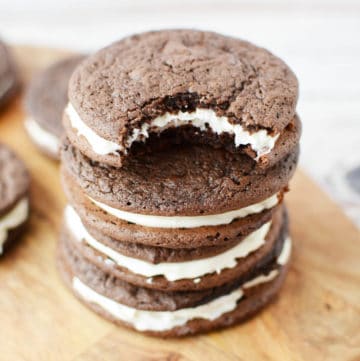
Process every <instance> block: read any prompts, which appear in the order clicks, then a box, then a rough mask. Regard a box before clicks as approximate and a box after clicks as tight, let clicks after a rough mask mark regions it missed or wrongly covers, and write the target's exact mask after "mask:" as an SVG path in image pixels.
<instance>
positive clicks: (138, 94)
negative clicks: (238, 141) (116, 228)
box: [69, 30, 298, 164]
mask: <svg viewBox="0 0 360 361" xmlns="http://www.w3.org/2000/svg"><path fill="white" fill-rule="evenodd" d="M297 96H298V83H297V79H296V77H295V75H294V74H293V73H292V71H291V70H290V69H289V68H288V67H287V65H286V64H285V63H284V62H283V61H281V60H280V59H279V58H277V57H275V56H274V55H272V54H271V53H270V52H268V51H267V50H265V49H263V48H259V47H256V46H254V45H252V44H250V43H248V42H246V41H242V40H239V39H235V38H231V37H227V36H223V35H220V34H217V33H212V32H203V31H196V30H165V31H154V32H148V33H143V34H138V35H134V36H130V37H128V38H125V39H123V40H120V41H118V42H116V43H114V44H112V45H110V46H109V47H107V48H105V49H103V50H100V51H99V52H98V53H96V54H95V55H93V56H91V57H89V58H88V59H87V60H86V61H85V62H84V63H83V64H82V65H81V66H80V67H79V68H78V69H77V70H76V71H75V73H74V74H73V76H72V78H71V81H70V86H69V98H70V102H71V104H72V106H73V108H74V109H75V111H76V113H77V114H78V116H79V118H80V119H81V121H82V122H84V123H85V125H86V126H88V127H90V129H91V130H92V131H94V132H95V133H96V134H97V135H98V136H100V137H103V138H104V139H106V140H108V141H111V142H113V143H115V144H118V145H119V146H120V148H119V149H118V150H116V151H118V152H120V153H122V154H123V153H124V154H125V153H126V152H127V151H128V150H129V149H130V147H131V139H132V140H144V137H146V136H145V135H144V134H146V132H147V131H148V130H144V128H142V126H143V125H144V124H145V125H146V124H149V123H150V122H151V121H152V120H153V119H155V118H157V117H159V116H162V115H164V114H166V113H170V114H174V113H178V112H193V111H195V110H197V109H210V110H211V111H213V112H214V113H211V114H210V115H209V114H207V115H209V116H212V115H216V116H218V117H226V119H227V120H226V122H227V121H228V122H229V126H230V125H241V126H242V127H243V128H244V129H246V130H247V131H249V132H254V131H257V130H261V129H262V130H266V131H267V132H269V134H274V133H277V134H279V133H281V132H282V131H283V130H284V128H285V127H286V126H287V125H288V124H289V122H290V121H291V120H292V119H293V118H294V115H295V106H296V102H297ZM150 131H151V129H150V130H149V132H150ZM83 134H84V133H83ZM141 134H142V135H141ZM139 135H141V136H140V138H139ZM231 141H232V142H233V141H234V140H233V139H231ZM244 144H246V143H244ZM120 158H121V157H120ZM104 160H105V161H107V160H108V159H107V158H106V157H104ZM119 164H121V159H120V160H119Z"/></svg>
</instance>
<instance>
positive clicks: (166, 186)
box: [62, 144, 298, 248]
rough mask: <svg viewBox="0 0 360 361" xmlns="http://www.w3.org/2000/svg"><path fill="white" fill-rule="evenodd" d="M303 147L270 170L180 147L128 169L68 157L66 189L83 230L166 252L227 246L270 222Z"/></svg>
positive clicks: (67, 150)
mask: <svg viewBox="0 0 360 361" xmlns="http://www.w3.org/2000/svg"><path fill="white" fill-rule="evenodd" d="M297 158H298V148H295V149H294V150H293V152H292V153H290V154H289V155H287V156H286V157H285V158H284V159H283V160H281V162H279V163H278V164H276V165H275V166H273V167H272V168H269V169H267V170H264V169H262V168H261V167H259V166H258V165H257V163H256V162H255V161H253V160H251V159H250V158H249V157H247V156H245V155H241V154H237V155H231V154H230V153H228V152H226V151H224V150H222V149H217V150H214V149H210V148H207V147H204V146H201V147H198V146H187V147H185V146H178V147H172V148H171V149H169V150H168V151H167V152H157V153H152V154H151V155H149V154H146V155H143V156H141V157H139V158H134V157H133V158H131V159H130V158H129V159H128V160H127V161H126V163H127V164H126V165H124V166H123V167H122V168H120V169H118V168H112V167H110V166H104V165H102V164H98V163H96V162H93V161H91V160H89V159H88V158H87V157H86V156H84V155H82V154H81V153H80V152H79V151H78V150H77V149H76V148H75V147H73V146H71V145H69V144H65V146H64V148H63V151H62V160H63V163H62V175H63V177H62V178H63V185H64V189H65V192H66V194H67V197H68V198H69V201H70V203H71V204H72V206H73V207H74V208H75V209H76V211H77V212H78V213H79V215H80V216H81V218H82V220H83V222H84V224H85V225H86V226H88V227H92V228H94V229H96V230H98V231H100V232H101V233H103V234H105V235H107V236H109V237H112V238H114V239H116V240H119V241H122V242H136V243H142V244H146V245H152V246H161V247H168V248H194V247H200V246H201V247H204V246H214V245H224V243H229V242H231V241H232V240H234V239H235V238H237V239H239V238H241V237H242V236H245V235H247V234H248V233H250V232H252V231H253V230H255V229H256V228H258V227H260V226H261V225H262V224H264V223H265V222H267V221H269V220H270V218H271V214H272V212H273V210H274V208H275V207H276V206H277V205H278V204H280V203H281V200H282V195H283V192H284V190H286V187H287V184H288V181H289V179H290V178H291V176H292V174H293V172H294V170H295V166H296V163H297Z"/></svg>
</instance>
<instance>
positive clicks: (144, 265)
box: [65, 206, 271, 281]
mask: <svg viewBox="0 0 360 361" xmlns="http://www.w3.org/2000/svg"><path fill="white" fill-rule="evenodd" d="M65 221H66V225H67V227H68V229H69V230H70V231H71V232H72V234H73V235H74V236H75V237H76V239H77V240H78V241H82V240H84V241H85V242H86V243H87V244H88V245H90V246H91V247H92V248H94V249H96V250H97V251H99V252H101V253H102V254H104V255H105V256H107V257H108V258H110V259H111V260H113V261H114V262H115V263H116V264H118V265H119V266H121V267H125V268H126V269H128V270H129V271H131V272H133V273H136V274H138V275H141V276H144V277H155V276H159V275H161V276H164V277H165V278H166V279H167V280H168V281H177V280H181V279H196V278H197V277H203V276H205V275H207V274H211V273H214V272H217V273H221V271H222V270H224V269H227V268H233V267H235V266H236V265H237V263H238V259H239V258H244V257H246V256H248V255H249V254H250V253H252V252H254V251H256V250H257V249H259V248H260V247H261V246H262V245H264V244H265V237H266V235H267V233H268V231H269V229H270V226H271V222H268V223H265V224H264V225H263V226H261V227H260V228H259V229H257V230H256V231H254V232H252V233H251V234H249V235H248V236H247V237H245V238H244V239H243V240H242V241H241V242H240V243H239V244H237V245H236V246H235V247H232V248H230V249H229V250H227V251H225V252H223V253H221V254H218V255H216V256H213V257H208V258H203V259H197V260H192V261H186V262H163V263H158V264H153V263H150V262H146V261H143V260H140V259H137V258H133V257H128V256H125V255H123V254H121V253H119V252H117V251H115V250H113V249H111V248H110V247H107V246H105V245H104V244H102V243H100V242H99V241H97V240H96V239H95V238H94V237H92V236H91V235H90V234H89V232H88V231H87V230H86V228H85V227H84V225H83V223H82V222H81V219H80V217H79V215H78V214H77V213H76V211H75V210H74V208H72V207H71V206H67V207H66V209H65Z"/></svg>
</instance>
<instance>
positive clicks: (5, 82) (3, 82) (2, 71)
mask: <svg viewBox="0 0 360 361" xmlns="http://www.w3.org/2000/svg"><path fill="white" fill-rule="evenodd" d="M18 87H19V80H18V75H17V71H16V68H15V64H14V60H13V58H12V56H11V54H10V51H9V49H8V48H7V46H6V45H5V44H4V43H3V42H2V41H1V40H0V108H2V107H3V106H5V105H6V104H7V103H8V101H9V100H10V99H11V98H12V97H13V96H14V95H15V94H16V90H17V89H18Z"/></svg>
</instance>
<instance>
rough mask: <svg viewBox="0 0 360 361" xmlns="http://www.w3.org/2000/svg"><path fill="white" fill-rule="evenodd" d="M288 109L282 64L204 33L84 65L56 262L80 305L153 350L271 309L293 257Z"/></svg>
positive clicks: (141, 39) (133, 43) (293, 91)
mask: <svg viewBox="0 0 360 361" xmlns="http://www.w3.org/2000/svg"><path fill="white" fill-rule="evenodd" d="M297 95H298V84H297V80H296V77H295V76H294V74H293V73H292V72H291V70H290V69H289V68H288V67H287V66H286V64H285V63H283V62H282V61H281V60H280V59H278V58H277V57H275V56H274V55H272V54H271V53H269V52H268V51H266V50H264V49H262V48H258V47H256V46H254V45H252V44H250V43H248V42H245V41H242V40H238V39H234V38H230V37H226V36H222V35H219V34H216V33H211V32H202V31H195V30H167V31H158V32H148V33H143V34H139V35H134V36H131V37H128V38H125V39H123V40H120V41H119V42H117V43H114V44H112V45H110V46H109V47H107V48H105V49H103V50H100V51H99V52H97V53H96V54H94V55H92V56H90V57H89V58H88V59H86V60H85V61H84V62H82V63H81V64H80V65H79V66H78V67H77V69H76V70H75V72H74V74H73V75H72V78H71V80H70V83H69V104H68V106H67V108H66V110H65V112H64V126H65V131H66V135H67V138H66V139H65V140H64V143H63V145H62V151H61V161H62V167H61V173H62V181H63V186H64V189H65V193H66V195H67V198H68V201H69V205H68V206H67V207H66V209H65V213H64V222H63V227H62V230H61V235H60V241H59V248H58V265H59V269H60V272H61V274H62V276H63V279H64V280H65V282H66V283H67V285H68V286H69V287H70V288H71V289H72V290H73V292H74V293H75V295H76V296H77V297H78V298H79V299H80V300H82V301H83V302H84V303H86V304H87V305H88V306H89V307H90V308H92V309H93V310H95V311H96V312H98V313H99V314H101V315H103V316H104V317H106V318H108V319H110V320H112V321H114V322H115V323H119V324H122V325H126V326H128V327H131V328H134V329H136V330H138V331H143V332H145V333H149V334H152V335H158V336H183V335H188V334H194V333H199V332H205V331H210V330H213V329H217V328H221V327H224V326H229V325H233V324H235V323H238V322H240V321H242V320H244V319H246V318H248V317H250V316H252V315H253V314H254V313H256V312H257V311H258V310H260V309H261V308H262V307H263V306H265V305H266V304H268V303H269V302H270V301H271V300H272V299H273V298H274V296H275V295H276V294H277V292H278V290H279V288H280V286H281V284H282V282H283V280H284V276H285V274H286V271H287V268H288V261H289V258H290V253H291V241H290V238H289V235H288V216H287V212H286V208H285V206H284V205H283V197H284V194H285V192H286V191H287V190H288V183H289V181H290V179H291V177H292V175H293V173H294V171H295V168H296V164H297V160H298V154H299V138H300V133H301V124H300V120H299V118H298V117H297V115H296V113H295V108H296V102H297Z"/></svg>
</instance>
